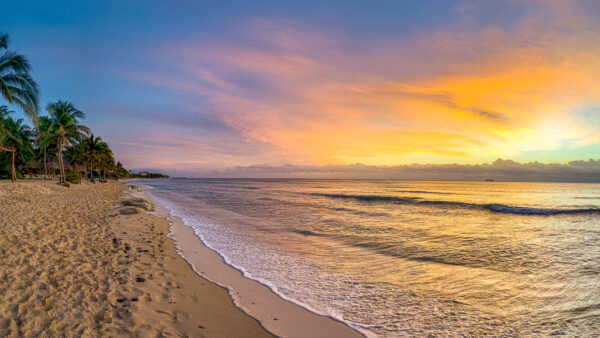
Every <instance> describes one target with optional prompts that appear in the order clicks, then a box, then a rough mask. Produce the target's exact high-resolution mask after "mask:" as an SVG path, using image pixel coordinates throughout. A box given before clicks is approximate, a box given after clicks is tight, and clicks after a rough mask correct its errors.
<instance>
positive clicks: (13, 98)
mask: <svg viewBox="0 0 600 338" xmlns="http://www.w3.org/2000/svg"><path fill="white" fill-rule="evenodd" d="M8 45H9V37H8V34H6V33H0V145H4V146H8V147H11V148H15V149H16V151H15V170H16V176H17V178H23V177H27V176H29V177H38V178H44V179H48V178H55V177H57V178H58V180H59V182H60V183H63V184H65V183H66V182H67V178H69V179H68V181H70V182H74V181H78V180H77V178H76V177H77V176H79V177H80V178H81V177H82V176H83V177H86V178H88V179H89V180H90V181H92V182H94V181H95V180H96V179H101V180H104V179H106V178H117V179H118V178H129V177H131V174H130V173H129V172H128V171H127V170H126V169H125V168H124V167H123V165H122V164H121V163H120V162H118V161H115V158H114V156H113V152H112V150H111V149H110V147H109V146H108V144H107V143H106V142H104V141H103V140H102V138H100V137H98V136H94V134H93V133H92V131H91V129H90V128H89V127H87V126H85V125H83V124H81V121H82V120H83V119H84V118H85V113H84V112H83V111H81V110H79V109H78V108H76V107H75V105H74V104H73V103H72V102H69V101H67V100H58V101H54V102H50V103H49V104H48V105H47V107H46V112H47V115H44V116H39V115H40V106H39V96H40V90H39V86H38V84H37V83H36V82H35V80H34V79H33V78H32V76H31V74H30V73H31V65H30V63H29V61H28V60H27V58H26V57H25V56H24V55H21V54H19V53H17V52H15V51H13V50H10V49H9V48H8ZM3 101H4V102H3ZM13 106H14V107H16V108H18V109H20V110H21V111H22V112H23V113H24V114H25V116H27V117H29V118H30V119H31V122H32V123H33V127H30V126H28V125H27V124H25V121H24V120H23V119H22V118H19V119H16V118H13V116H12V114H14V111H13V110H11V108H10V107H13ZM11 156H12V154H9V153H6V152H0V178H9V177H10V175H11V161H12V159H11ZM158 175H160V174H158Z"/></svg>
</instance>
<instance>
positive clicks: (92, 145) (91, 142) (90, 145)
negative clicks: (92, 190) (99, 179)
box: [85, 133, 104, 182]
mask: <svg viewBox="0 0 600 338" xmlns="http://www.w3.org/2000/svg"><path fill="white" fill-rule="evenodd" d="M102 143H104V142H103V141H102V139H101V138H100V137H94V134H93V133H92V134H90V136H89V137H87V138H86V139H85V145H86V148H87V151H88V159H89V162H88V163H89V164H90V180H91V181H92V182H94V160H95V157H96V152H97V151H98V149H99V147H100V145H101V144H102Z"/></svg>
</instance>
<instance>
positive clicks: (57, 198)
mask: <svg viewBox="0 0 600 338" xmlns="http://www.w3.org/2000/svg"><path fill="white" fill-rule="evenodd" d="M126 187H127V185H125V184H122V183H118V182H114V181H109V182H108V183H97V184H90V183H84V184H81V185H71V187H70V188H66V187H63V186H59V185H57V184H56V181H18V182H17V183H10V181H0V210H1V211H2V218H0V231H2V236H0V281H1V282H0V336H9V337H21V336H40V335H46V336H57V335H58V336H63V335H67V336H71V335H72V336H98V335H107V336H169V335H172V336H191V337H198V336H208V337H211V336H212V337H234V336H246V337H249V336H252V337H267V336H272V335H271V334H270V333H268V332H267V331H266V330H265V329H264V328H263V327H261V325H260V324H259V322H258V321H257V320H255V319H253V318H252V317H250V316H248V315H246V314H245V313H244V312H242V311H241V310H239V309H238V308H236V307H235V306H234V304H233V302H232V300H231V298H230V297H229V295H228V292H227V290H225V289H224V288H222V287H220V286H217V285H215V284H214V283H211V282H209V281H207V280H205V279H203V278H202V277H200V276H198V275H197V274H196V273H195V272H194V271H193V270H192V268H191V267H190V266H189V265H188V264H187V263H186V262H185V261H184V260H183V259H182V258H180V257H179V256H178V255H177V253H176V251H175V248H174V244H173V242H172V241H171V240H170V239H169V238H168V237H167V234H168V232H169V229H168V228H169V222H167V221H166V220H164V219H162V218H159V217H156V216H152V215H149V214H147V213H146V212H145V210H144V209H151V208H152V207H151V206H149V205H147V204H144V203H142V204H140V203H139V202H140V201H139V200H132V198H133V197H132V196H131V195H130V194H129V193H127V192H126ZM127 201H130V203H127ZM132 201H133V202H132ZM123 202H125V203H126V204H129V206H124V205H122V203H123Z"/></svg>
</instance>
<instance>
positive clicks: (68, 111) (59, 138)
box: [47, 100, 89, 183]
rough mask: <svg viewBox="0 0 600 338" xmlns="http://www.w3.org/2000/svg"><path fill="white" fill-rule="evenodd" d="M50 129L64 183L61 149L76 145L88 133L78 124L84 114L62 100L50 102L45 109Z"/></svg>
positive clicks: (61, 178)
mask: <svg viewBox="0 0 600 338" xmlns="http://www.w3.org/2000/svg"><path fill="white" fill-rule="evenodd" d="M47 110H48V114H49V119H50V127H49V130H48V132H49V135H50V137H51V138H52V139H53V140H54V142H56V144H57V146H58V149H57V156H58V165H59V168H60V182H61V183H64V182H65V166H64V162H63V154H62V153H63V149H64V147H66V146H69V145H72V144H76V143H78V142H79V140H81V139H82V138H83V137H85V135H86V134H87V133H88V132H89V129H88V128H87V127H86V126H84V125H81V124H79V120H80V119H83V118H84V117H85V114H84V113H83V112H82V111H81V110H79V109H77V108H75V106H74V105H73V104H72V103H70V102H68V101H63V100H58V101H57V102H52V103H49V104H48V107H47Z"/></svg>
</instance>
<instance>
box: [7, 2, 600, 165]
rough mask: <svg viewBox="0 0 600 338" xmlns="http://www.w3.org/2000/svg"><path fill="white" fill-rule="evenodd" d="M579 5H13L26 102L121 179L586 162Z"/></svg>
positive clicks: (582, 9) (590, 26)
mask: <svg viewBox="0 0 600 338" xmlns="http://www.w3.org/2000/svg"><path fill="white" fill-rule="evenodd" d="M598 7H599V6H597V5H596V4H594V3H593V2H591V1H573V2H570V1H564V2H559V1H556V2H555V1H486V2H478V1H418V2H417V1H377V2H370V1H327V2H322V1H297V2H275V1H252V2H250V1H238V2H234V1H227V2H224V1H194V2H192V1H51V2H49V1H19V2H6V3H2V4H0V22H2V27H1V28H0V29H2V30H4V31H6V32H7V33H9V34H10V37H11V44H10V47H11V48H12V49H15V50H17V51H19V52H21V53H23V54H25V55H26V56H27V57H28V58H29V59H30V61H31V63H32V64H33V67H34V74H33V75H34V77H35V79H36V80H37V81H38V82H39V84H40V86H41V89H42V104H43V106H45V105H46V103H47V102H49V101H53V100H57V99H67V100H69V101H72V102H74V103H75V105H76V106H77V107H79V108H80V109H82V110H83V111H84V112H86V114H87V118H86V120H85V123H86V124H87V125H89V126H90V127H91V128H92V129H93V130H94V131H95V133H96V134H98V135H100V136H101V137H103V138H104V139H105V140H106V141H107V142H108V143H109V144H110V145H111V147H112V148H113V149H114V151H115V153H116V155H117V157H118V159H120V160H121V161H122V162H123V163H124V164H125V165H126V166H127V167H129V168H157V169H160V170H164V171H167V172H172V173H176V172H181V173H187V174H193V173H202V172H206V171H209V170H215V169H219V168H232V167H237V166H251V165H272V166H278V165H283V164H288V163H289V164H298V165H327V164H334V165H345V164H352V163H357V162H359V163H364V164H368V165H401V164H407V163H414V162H418V163H465V164H466V163H482V162H491V161H493V160H495V159H496V158H498V157H502V158H512V159H515V160H519V161H535V160H539V161H543V162H552V161H556V162H561V163H565V162H567V161H571V160H576V159H587V158H598V157H599V155H600V147H599V142H600V138H598V136H597V135H598V131H599V130H598V129H599V128H598V127H595V126H594V125H593V123H589V122H593V121H597V120H598V118H597V116H598V108H597V107H598V106H600V105H599V103H600V102H598V98H599V97H600V95H596V94H599V93H600V91H599V90H598V89H599V87H600V86H598V84H597V83H595V82H596V80H595V79H596V77H595V75H596V74H597V73H600V67H599V62H598V61H596V60H595V59H594V55H595V53H596V52H597V49H598V48H596V47H595V46H596V45H597V42H598V41H597V38H596V36H597V34H596V33H598V30H599V28H600V27H599V25H598V24H597V23H596V22H598V20H596V19H597V18H598V17H599V15H598V14H599V10H598Z"/></svg>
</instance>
